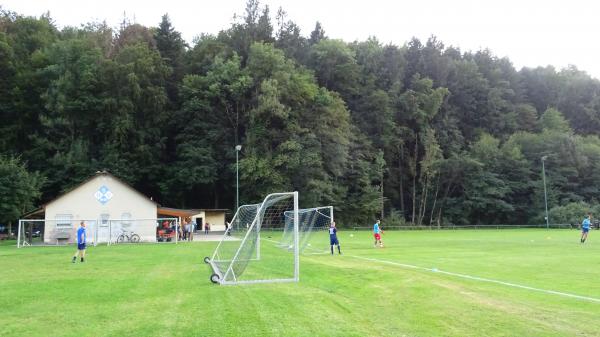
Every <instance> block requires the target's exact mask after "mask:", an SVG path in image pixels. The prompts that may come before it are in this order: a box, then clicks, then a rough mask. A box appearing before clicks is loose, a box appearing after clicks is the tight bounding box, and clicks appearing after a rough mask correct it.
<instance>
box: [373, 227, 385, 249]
mask: <svg viewBox="0 0 600 337" xmlns="http://www.w3.org/2000/svg"><path fill="white" fill-rule="evenodd" d="M380 223H381V220H377V222H376V223H375V224H374V225H373V236H374V237H375V248H377V242H379V247H383V242H381V233H382V232H383V231H382V230H381V229H380V228H379V224H380Z"/></svg>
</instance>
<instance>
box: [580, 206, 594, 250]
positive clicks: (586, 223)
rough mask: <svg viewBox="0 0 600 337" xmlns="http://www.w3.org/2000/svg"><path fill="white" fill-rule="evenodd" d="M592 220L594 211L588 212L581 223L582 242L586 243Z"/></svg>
mask: <svg viewBox="0 0 600 337" xmlns="http://www.w3.org/2000/svg"><path fill="white" fill-rule="evenodd" d="M591 220H592V213H588V215H587V216H586V217H585V219H583V222H582V223H581V243H585V240H586V239H587V237H588V232H589V231H590V224H591Z"/></svg>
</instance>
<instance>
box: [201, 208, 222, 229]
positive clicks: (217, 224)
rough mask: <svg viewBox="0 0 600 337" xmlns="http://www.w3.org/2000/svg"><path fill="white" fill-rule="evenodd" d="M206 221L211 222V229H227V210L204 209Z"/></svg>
mask: <svg viewBox="0 0 600 337" xmlns="http://www.w3.org/2000/svg"><path fill="white" fill-rule="evenodd" d="M204 216H205V218H204V222H205V223H206V222H208V223H209V224H210V230H211V231H224V230H225V212H209V211H204Z"/></svg>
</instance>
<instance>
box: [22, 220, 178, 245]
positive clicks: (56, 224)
mask: <svg viewBox="0 0 600 337" xmlns="http://www.w3.org/2000/svg"><path fill="white" fill-rule="evenodd" d="M81 222H84V223H85V224H86V242H87V243H88V244H91V245H94V246H96V245H98V244H103V243H105V244H107V245H111V244H117V243H153V242H173V243H177V242H178V241H179V240H180V238H181V236H182V234H183V233H182V232H181V226H180V224H179V219H177V218H154V219H101V220H98V219H62V220H61V219H56V220H44V219H35V220H30V219H21V220H19V226H18V233H17V247H18V248H20V247H22V246H58V245H65V244H72V243H75V242H77V229H78V228H79V224H80V223H81Z"/></svg>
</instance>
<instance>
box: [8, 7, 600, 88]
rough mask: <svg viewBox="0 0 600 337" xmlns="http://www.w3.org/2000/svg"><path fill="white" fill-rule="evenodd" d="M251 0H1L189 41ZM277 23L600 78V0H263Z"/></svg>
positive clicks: (24, 10)
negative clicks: (432, 45) (280, 12)
mask: <svg viewBox="0 0 600 337" xmlns="http://www.w3.org/2000/svg"><path fill="white" fill-rule="evenodd" d="M245 3H246V0H210V1H202V0H200V1H181V0H170V1H152V0H145V1H138V0H121V1H116V0H103V1H86V0H78V1H74V0H53V1H41V0H0V6H2V7H3V8H4V9H8V10H12V11H15V12H17V13H19V14H24V15H33V16H39V15H40V14H42V13H45V12H46V11H50V15H51V17H52V18H53V19H54V21H55V23H56V24H57V26H58V27H59V28H60V27H64V26H79V25H81V24H83V23H86V22H90V21H106V22H107V23H108V24H109V25H110V26H113V27H118V25H119V23H120V22H121V21H123V17H124V15H126V16H127V17H128V18H129V19H130V21H134V22H137V23H140V24H143V25H146V26H157V25H158V23H159V22H160V19H161V16H162V15H163V14H164V13H168V14H169V17H170V18H171V22H172V23H173V25H174V27H175V29H177V30H178V31H180V32H181V33H182V36H183V37H184V38H185V39H186V40H187V41H188V42H189V43H190V44H191V42H192V40H193V38H194V37H195V36H197V35H199V34H201V33H212V34H215V33H217V32H219V31H220V30H223V29H226V28H228V27H229V26H230V24H231V23H232V22H233V16H234V14H236V13H237V14H238V15H243V14H244V8H245ZM261 5H268V6H269V8H270V10H271V14H272V17H273V18H272V22H273V24H275V14H276V12H277V9H278V8H279V7H282V8H283V9H284V10H285V11H286V12H287V16H288V19H291V20H292V21H294V22H295V23H296V24H297V25H299V26H300V28H301V29H302V33H303V34H304V35H305V36H307V35H309V34H310V32H311V31H312V30H313V28H314V26H315V22H316V21H319V22H321V24H322V26H323V28H324V29H325V33H326V35H327V36H328V37H329V38H337V39H343V40H345V41H348V42H351V41H355V40H365V39H367V38H368V37H369V36H375V37H377V38H378V39H379V41H381V42H382V43H384V44H387V43H393V44H396V45H403V44H405V43H406V42H408V41H409V40H410V39H411V38H412V37H417V38H419V39H421V40H422V41H425V40H427V38H428V37H430V36H431V35H435V36H437V37H438V39H439V40H441V41H442V42H444V44H445V45H446V46H450V45H452V46H455V47H459V48H460V49H461V50H462V51H477V50H480V49H484V48H488V49H490V50H491V51H492V52H493V53H494V54H495V55H496V56H498V57H505V56H506V57H508V58H509V59H510V60H511V61H512V62H513V64H514V66H515V67H516V68H517V69H521V67H524V66H525V67H537V66H546V65H552V66H554V67H555V68H557V69H561V68H564V67H567V66H569V65H575V66H577V68H578V69H580V70H584V71H586V72H587V73H588V74H590V75H592V76H593V77H595V78H598V79H600V43H598V41H599V38H598V36H597V34H598V33H600V20H598V18H597V16H598V13H600V2H596V1H589V0H588V1H586V0H569V1H564V0H563V1H556V0H546V1H537V0H520V1H517V0H502V1H500V0H494V1H488V0H479V1H475V0H451V1H448V0H446V1H444V0H419V1H405V0H389V1H385V0H368V1H364V0H363V1H353V0H346V1H343V0H301V1H298V0H296V1H293V0H262V1H261Z"/></svg>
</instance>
